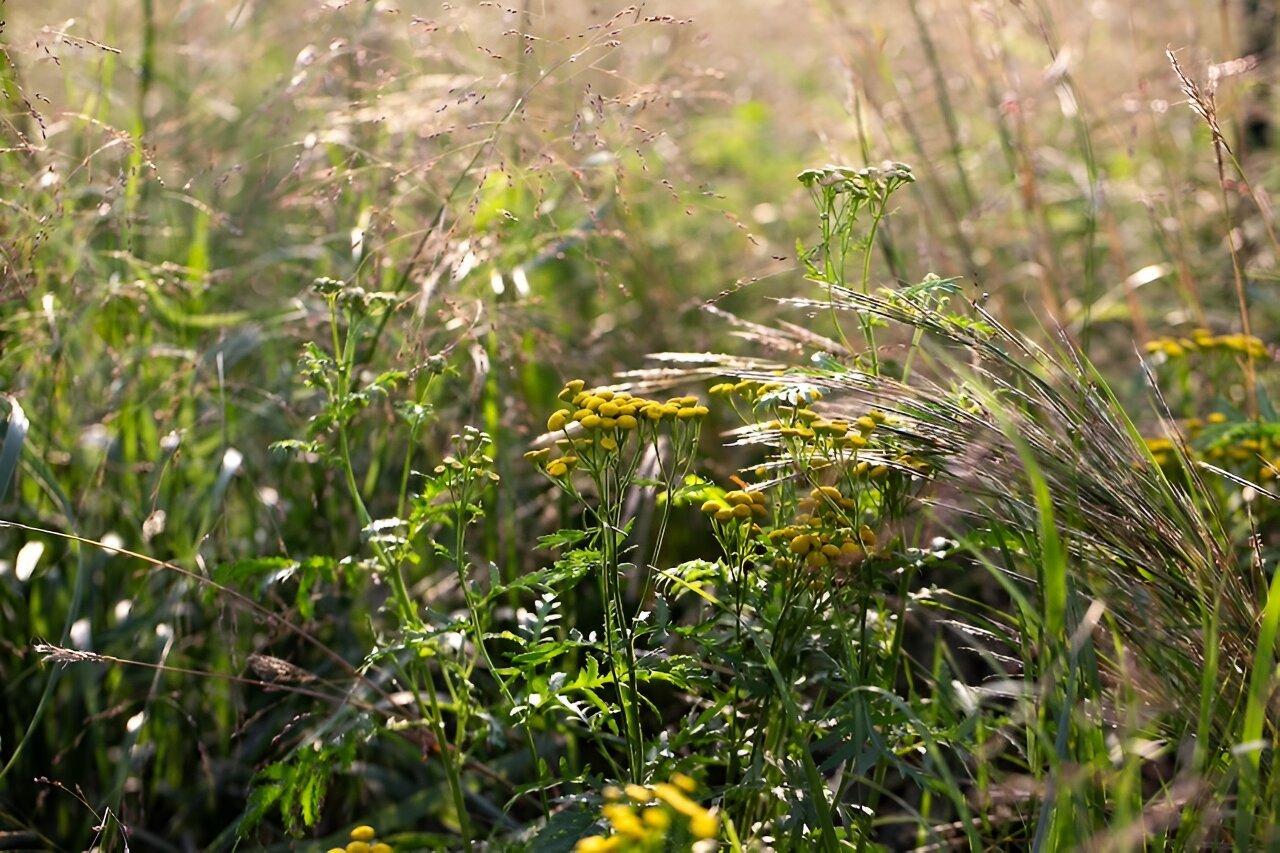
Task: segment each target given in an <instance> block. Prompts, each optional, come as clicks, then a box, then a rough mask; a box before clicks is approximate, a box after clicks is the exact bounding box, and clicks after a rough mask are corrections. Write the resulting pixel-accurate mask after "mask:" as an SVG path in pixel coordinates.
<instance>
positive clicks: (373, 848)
mask: <svg viewBox="0 0 1280 853" xmlns="http://www.w3.org/2000/svg"><path fill="white" fill-rule="evenodd" d="M377 837H378V831H377V830H376V829H374V828H373V827H372V826H369V825H367V824H364V825H361V826H357V827H356V828H355V829H353V830H351V841H350V843H349V844H347V846H346V847H331V848H329V851H328V853H394V848H392V846H391V845H390V844H386V843H384V842H381V841H375V839H376V838H377Z"/></svg>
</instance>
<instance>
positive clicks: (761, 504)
mask: <svg viewBox="0 0 1280 853" xmlns="http://www.w3.org/2000/svg"><path fill="white" fill-rule="evenodd" d="M702 511H703V512H704V513H706V514H707V515H709V516H711V517H712V518H713V519H715V520H716V521H719V522H721V523H727V522H730V521H733V520H734V519H738V520H740V521H741V520H745V519H749V518H764V516H765V515H766V514H767V513H768V509H766V500H765V496H764V492H747V491H743V490H742V489H735V490H734V491H732V492H727V493H725V496H724V497H723V498H712V499H711V500H709V501H707V502H706V503H704V504H703V505H702Z"/></svg>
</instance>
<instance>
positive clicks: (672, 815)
mask: <svg viewBox="0 0 1280 853" xmlns="http://www.w3.org/2000/svg"><path fill="white" fill-rule="evenodd" d="M696 789H697V785H696V783H694V781H693V780H692V779H690V778H689V777H688V776H685V775H684V774H683V773H676V774H674V775H673V776H672V777H671V781H670V782H657V783H655V784H653V785H636V784H631V785H627V786H626V787H624V788H618V787H614V786H610V787H609V788H606V789H605V792H604V793H605V799H606V800H607V801H608V802H606V803H605V804H604V805H603V806H602V807H601V808H600V814H601V816H602V817H604V819H605V822H606V823H608V825H609V828H610V830H611V831H610V834H608V835H591V836H587V837H586V838H583V839H581V840H580V841H578V844H577V846H576V847H574V850H575V853H612V851H637V852H638V851H648V850H653V851H658V850H675V849H681V846H682V845H681V844H680V842H681V841H682V840H683V841H685V842H686V843H687V842H690V841H706V840H707V839H712V838H715V837H716V836H718V835H719V834H720V816H719V815H717V814H716V813H715V812H713V811H711V810H709V809H707V808H705V807H704V806H702V805H700V804H699V803H697V802H695V801H694V800H693V799H692V798H691V797H690V796H689V795H690V794H692V793H693V792H694V791H695V790H696Z"/></svg>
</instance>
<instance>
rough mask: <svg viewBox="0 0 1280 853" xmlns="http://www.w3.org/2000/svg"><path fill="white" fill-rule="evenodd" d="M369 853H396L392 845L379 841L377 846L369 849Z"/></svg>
mask: <svg viewBox="0 0 1280 853" xmlns="http://www.w3.org/2000/svg"><path fill="white" fill-rule="evenodd" d="M369 853H395V850H394V849H392V847H391V845H390V844H387V843H385V842H382V841H379V842H378V843H377V844H375V845H373V846H372V847H370V848H369Z"/></svg>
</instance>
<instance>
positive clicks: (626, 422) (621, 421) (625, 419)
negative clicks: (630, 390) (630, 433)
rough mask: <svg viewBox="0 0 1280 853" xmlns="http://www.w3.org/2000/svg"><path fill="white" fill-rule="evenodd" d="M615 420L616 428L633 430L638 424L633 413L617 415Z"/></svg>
mask: <svg viewBox="0 0 1280 853" xmlns="http://www.w3.org/2000/svg"><path fill="white" fill-rule="evenodd" d="M617 421H618V429H623V430H633V429H635V428H636V427H637V426H639V423H638V422H637V421H636V418H635V415H633V414H626V415H619V416H618V418H617Z"/></svg>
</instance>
